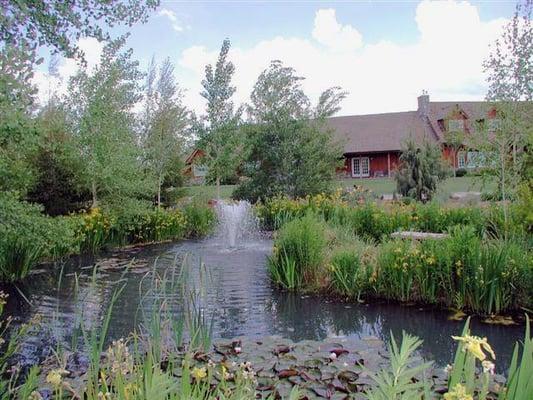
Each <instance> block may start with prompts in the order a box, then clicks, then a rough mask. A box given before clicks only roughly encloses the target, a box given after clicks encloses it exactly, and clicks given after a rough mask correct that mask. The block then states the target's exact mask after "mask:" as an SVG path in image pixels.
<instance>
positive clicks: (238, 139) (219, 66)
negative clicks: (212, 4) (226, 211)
mask: <svg viewBox="0 0 533 400" xmlns="http://www.w3.org/2000/svg"><path fill="white" fill-rule="evenodd" d="M230 46H231V44H230V41H229V40H228V39H225V40H224V42H223V43H222V47H221V49H220V53H219V55H218V60H217V63H216V65H215V67H214V68H213V66H212V65H210V64H209V65H206V67H205V79H204V80H203V81H202V87H203V90H202V92H201V93H200V95H201V96H202V97H203V98H204V99H206V101H207V115H206V116H205V117H204V118H203V119H202V120H197V121H196V123H195V125H196V130H197V133H198V135H199V136H200V140H199V142H198V147H199V148H200V149H202V151H203V153H204V157H202V160H201V161H200V162H201V163H202V164H203V165H204V166H206V167H207V168H208V171H209V177H210V178H211V179H213V180H214V181H215V183H216V186H217V198H218V199H220V184H221V182H222V181H224V180H227V179H231V178H233V177H234V176H235V175H236V171H237V169H238V167H239V165H240V163H241V162H242V158H243V154H244V152H245V148H244V147H245V146H244V143H243V138H242V134H241V133H242V132H241V130H240V128H239V125H240V121H241V113H242V110H241V109H238V110H234V105H233V102H232V100H231V98H232V97H233V94H234V93H235V90H236V89H235V87H234V86H232V85H231V79H232V77H233V73H234V72H235V67H234V65H233V63H232V62H231V61H229V60H228V53H229V50H230Z"/></svg>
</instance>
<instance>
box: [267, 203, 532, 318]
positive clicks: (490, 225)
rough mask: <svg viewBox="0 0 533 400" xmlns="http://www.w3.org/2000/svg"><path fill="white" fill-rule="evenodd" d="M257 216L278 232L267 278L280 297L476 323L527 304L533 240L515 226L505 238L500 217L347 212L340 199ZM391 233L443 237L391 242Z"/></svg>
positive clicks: (273, 208) (394, 209)
mask: <svg viewBox="0 0 533 400" xmlns="http://www.w3.org/2000/svg"><path fill="white" fill-rule="evenodd" d="M257 211H258V215H259V216H260V218H261V220H262V222H263V224H264V225H265V226H267V227H269V228H273V229H279V230H278V232H277V233H276V239H275V243H274V253H273V255H272V257H271V259H270V261H269V270H270V275H271V277H272V279H273V281H274V282H276V283H277V284H278V285H280V286H282V287H285V288H286V289H289V290H303V291H317V292H327V293H328V294H336V295H338V296H342V297H345V298H351V299H361V298H363V299H364V298H366V299H371V298H381V299H388V300H393V301H401V302H417V303H423V304H432V305H436V306H440V307H446V308H450V307H451V308H455V309H459V310H465V311H470V312H474V313H477V314H481V315H492V314H497V313H503V312H509V311H513V310H519V309H520V308H522V307H525V308H527V309H531V307H532V306H533V304H532V298H533V292H532V290H533V289H532V288H533V254H532V253H531V236H530V235H528V233H527V232H526V231H525V227H522V226H521V225H520V223H519V222H515V223H514V224H513V226H514V230H513V231H511V232H510V233H507V234H504V231H503V229H504V224H503V222H502V221H503V220H502V216H501V213H500V211H499V210H498V209H492V208H487V209H482V208H478V207H461V208H457V207H454V208H443V207H440V206H438V205H436V204H427V205H419V204H413V205H407V206H406V205H400V204H395V205H394V204H393V205H390V206H388V207H378V206H377V205H376V204H374V203H371V202H370V203H364V204H361V205H350V204H349V202H348V200H347V199H343V198H342V197H340V195H339V197H335V196H333V197H327V196H322V195H319V196H315V197H311V198H307V199H302V200H290V199H282V198H280V199H272V200H270V201H269V202H267V203H265V204H263V205H259V206H257ZM397 230H418V231H426V232H445V233H447V234H448V235H449V236H448V237H447V238H445V239H441V240H436V239H426V240H423V241H412V240H399V239H392V238H391V235H390V234H391V233H392V232H394V231H397Z"/></svg>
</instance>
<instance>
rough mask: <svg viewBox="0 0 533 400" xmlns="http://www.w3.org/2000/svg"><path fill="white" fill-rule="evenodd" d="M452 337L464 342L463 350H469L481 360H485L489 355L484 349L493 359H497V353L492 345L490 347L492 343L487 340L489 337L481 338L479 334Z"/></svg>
mask: <svg viewBox="0 0 533 400" xmlns="http://www.w3.org/2000/svg"><path fill="white" fill-rule="evenodd" d="M452 339H454V340H457V341H459V342H463V343H464V346H465V347H464V349H463V351H468V352H469V353H471V354H472V355H473V356H474V357H476V358H477V359H478V360H479V361H484V360H485V358H486V357H487V356H486V355H485V353H484V351H486V352H487V353H489V354H490V356H491V357H492V359H493V360H495V359H496V355H495V354H494V351H493V350H492V347H490V344H489V343H488V342H487V338H483V339H481V338H480V337H478V336H470V335H466V336H452Z"/></svg>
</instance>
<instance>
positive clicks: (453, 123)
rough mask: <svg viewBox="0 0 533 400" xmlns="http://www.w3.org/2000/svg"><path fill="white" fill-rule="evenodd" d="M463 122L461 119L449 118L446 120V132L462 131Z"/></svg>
mask: <svg viewBox="0 0 533 400" xmlns="http://www.w3.org/2000/svg"><path fill="white" fill-rule="evenodd" d="M464 128H465V124H464V121H463V120H462V119H450V120H448V132H462V131H464Z"/></svg>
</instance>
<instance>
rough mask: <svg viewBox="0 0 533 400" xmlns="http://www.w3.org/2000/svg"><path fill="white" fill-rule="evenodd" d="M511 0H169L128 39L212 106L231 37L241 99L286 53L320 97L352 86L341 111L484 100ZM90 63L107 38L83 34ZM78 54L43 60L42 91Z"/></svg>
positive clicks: (194, 99) (198, 104) (189, 95)
mask: <svg viewBox="0 0 533 400" xmlns="http://www.w3.org/2000/svg"><path fill="white" fill-rule="evenodd" d="M514 7H515V2H512V1H489V0H485V1H456V0H444V1H430V0H422V1H393V0H389V1H376V0H374V1H329V2H328V1H194V2H193V1H176V0H174V1H164V0H163V1H162V2H161V5H160V7H159V8H158V9H157V10H156V11H155V12H154V13H153V14H152V16H151V17H150V19H149V21H148V22H147V23H146V24H144V25H142V24H138V25H135V26H133V27H132V28H129V29H128V30H125V29H124V28H116V29H114V30H112V31H111V32H112V34H115V35H118V34H121V33H124V32H126V31H127V32H129V33H130V36H129V38H128V41H127V45H128V46H129V47H131V48H132V49H133V54H134V58H136V59H138V60H139V61H140V65H141V68H146V67H147V65H148V63H149V61H150V60H151V58H152V56H154V57H155V58H156V60H158V61H162V60H163V59H165V58H167V57H169V58H170V59H171V61H172V62H173V63H174V64H175V67H176V68H175V75H176V80H177V82H178V83H179V85H180V87H181V88H182V89H183V91H184V99H183V101H184V104H185V105H186V106H188V107H189V108H190V109H191V110H193V111H195V112H196V113H197V114H200V115H201V114H203V113H204V112H205V102H204V101H203V99H202V98H201V96H200V94H199V93H200V91H201V80H202V78H203V75H204V68H205V65H206V64H208V63H214V62H216V58H217V55H218V52H219V50H220V46H221V43H222V41H223V40H224V39H225V38H229V39H230V41H231V44H232V48H231V51H230V60H231V61H232V62H233V63H234V64H235V75H234V79H233V84H234V85H235V86H236V88H237V91H236V93H235V98H234V101H235V103H236V104H242V103H245V102H247V101H248V98H249V95H250V93H251V91H252V88H253V85H254V83H255V81H256V80H257V77H258V76H259V74H260V73H261V71H262V70H264V69H265V68H266V67H268V65H269V63H270V61H271V60H281V61H283V62H284V63H285V64H286V65H288V66H291V67H293V68H294V69H295V70H296V72H297V74H298V75H300V76H302V77H305V78H306V79H305V80H304V81H303V88H304V91H305V92H306V94H307V95H308V96H309V97H310V98H311V100H312V101H313V102H316V100H317V99H318V96H319V95H320V93H321V92H322V91H324V90H326V89H327V88H329V87H331V86H340V87H342V88H343V89H344V90H346V91H347V92H348V96H347V97H346V99H345V100H344V101H343V103H342V108H341V110H340V112H339V113H338V115H354V114H369V113H382V112H395V111H406V110H414V109H416V103H417V100H416V98H417V96H418V95H420V94H421V92H422V90H426V91H428V92H429V94H430V98H431V100H434V101H439V100H440V101H467V100H482V99H483V98H484V96H485V93H486V91H487V86H486V78H485V75H484V73H483V68H482V62H483V60H484V59H485V58H486V57H487V55H488V54H489V50H490V48H489V45H490V44H491V43H493V42H494V41H495V40H496V39H497V38H498V37H499V36H500V35H501V32H502V26H503V25H504V24H505V23H506V21H508V20H509V19H510V18H511V17H512V15H513V12H514ZM79 46H80V47H81V48H82V49H83V50H84V51H85V53H86V59H87V61H88V64H89V66H94V65H96V64H97V63H98V60H99V57H100V53H101V50H102V44H101V43H98V42H97V41H96V40H94V39H90V38H82V39H80V42H79ZM76 69H77V64H76V62H75V61H74V60H68V59H61V60H60V62H59V74H60V77H61V79H60V80H57V79H54V78H51V77H50V76H48V75H47V72H46V66H45V65H43V66H41V67H40V70H39V71H38V72H37V74H36V76H35V82H36V84H37V85H38V87H39V89H40V98H41V100H42V99H45V98H46V94H47V93H48V92H49V91H50V88H57V89H58V90H59V91H60V92H64V91H65V90H66V82H67V80H68V77H69V76H71V75H72V74H74V73H75V71H76Z"/></svg>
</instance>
